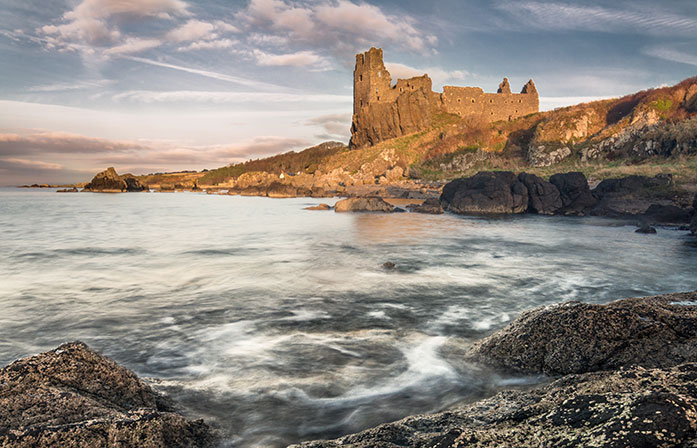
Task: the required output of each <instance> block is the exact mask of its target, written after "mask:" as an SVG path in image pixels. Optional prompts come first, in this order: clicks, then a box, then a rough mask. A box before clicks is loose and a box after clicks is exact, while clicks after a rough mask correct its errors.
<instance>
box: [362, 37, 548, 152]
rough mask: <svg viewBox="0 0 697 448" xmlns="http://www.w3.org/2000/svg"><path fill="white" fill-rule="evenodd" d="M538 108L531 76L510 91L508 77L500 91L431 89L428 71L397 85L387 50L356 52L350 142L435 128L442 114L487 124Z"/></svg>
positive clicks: (365, 142) (372, 141) (366, 142)
mask: <svg viewBox="0 0 697 448" xmlns="http://www.w3.org/2000/svg"><path fill="white" fill-rule="evenodd" d="M538 111H539V97H538V94H537V89H536V87H535V84H534V83H533V81H532V79H531V80H530V81H528V82H527V84H525V86H523V89H522V91H521V93H518V94H514V93H511V86H510V84H509V83H508V79H507V78H504V79H503V82H501V84H500V85H499V89H498V91H497V93H484V91H483V90H482V89H481V88H479V87H454V86H445V87H443V93H436V92H434V91H433V90H432V82H431V78H430V77H429V76H428V75H426V74H424V75H423V76H417V77H414V78H410V79H400V80H397V82H396V83H395V84H394V85H393V84H392V77H391V76H390V72H388V71H387V69H385V64H384V63H383V59H382V49H379V48H371V49H370V50H368V51H367V52H365V53H360V54H357V55H356V68H355V70H354V72H353V120H352V124H351V141H350V143H349V146H350V147H352V148H358V147H362V146H366V145H375V144H376V143H378V142H380V141H383V140H387V139H390V138H395V137H400V136H402V135H406V134H410V133H413V132H419V131H422V130H424V129H428V128H430V126H431V124H432V120H433V117H434V116H435V115H436V114H438V113H451V114H457V115H459V116H461V117H463V118H464V117H474V118H478V119H481V120H483V121H486V122H494V121H499V120H512V119H515V118H518V117H522V116H524V115H528V114H531V113H535V112H538Z"/></svg>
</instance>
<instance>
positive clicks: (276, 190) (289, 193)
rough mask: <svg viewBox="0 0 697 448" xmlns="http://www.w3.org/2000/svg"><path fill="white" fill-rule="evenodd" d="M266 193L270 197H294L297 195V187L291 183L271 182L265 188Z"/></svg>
mask: <svg viewBox="0 0 697 448" xmlns="http://www.w3.org/2000/svg"><path fill="white" fill-rule="evenodd" d="M266 195H267V196H268V197H270V198H294V197H297V196H298V189H297V188H296V187H294V186H293V185H289V184H283V183H281V182H273V183H271V185H269V186H268V187H267V188H266Z"/></svg>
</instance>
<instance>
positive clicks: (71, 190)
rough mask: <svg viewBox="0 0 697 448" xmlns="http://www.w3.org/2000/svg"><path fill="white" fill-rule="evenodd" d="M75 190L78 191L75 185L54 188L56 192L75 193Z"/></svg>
mask: <svg viewBox="0 0 697 448" xmlns="http://www.w3.org/2000/svg"><path fill="white" fill-rule="evenodd" d="M77 192H78V189H77V187H73V188H63V189H62V190H56V193H77Z"/></svg>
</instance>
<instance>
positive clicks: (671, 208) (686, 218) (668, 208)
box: [644, 204, 691, 224]
mask: <svg viewBox="0 0 697 448" xmlns="http://www.w3.org/2000/svg"><path fill="white" fill-rule="evenodd" d="M644 216H645V218H646V219H647V220H649V221H652V222H654V223H657V224H687V223H689V222H690V217H691V216H690V212H689V210H687V209H684V208H681V207H678V206H676V205H661V204H652V205H651V206H650V207H649V208H648V209H646V212H644Z"/></svg>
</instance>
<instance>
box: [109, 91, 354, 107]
mask: <svg viewBox="0 0 697 448" xmlns="http://www.w3.org/2000/svg"><path fill="white" fill-rule="evenodd" d="M113 99H114V100H115V101H135V102H142V103H169V102H196V103H213V104H222V103H249V102H259V103H265V104H270V103H339V102H341V103H352V102H353V98H352V97H351V96H348V95H324V94H312V93H311V94H305V93H281V92H279V93H274V92H227V91H205V90H171V91H153V90H129V91H126V92H121V93H118V94H116V95H114V96H113Z"/></svg>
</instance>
